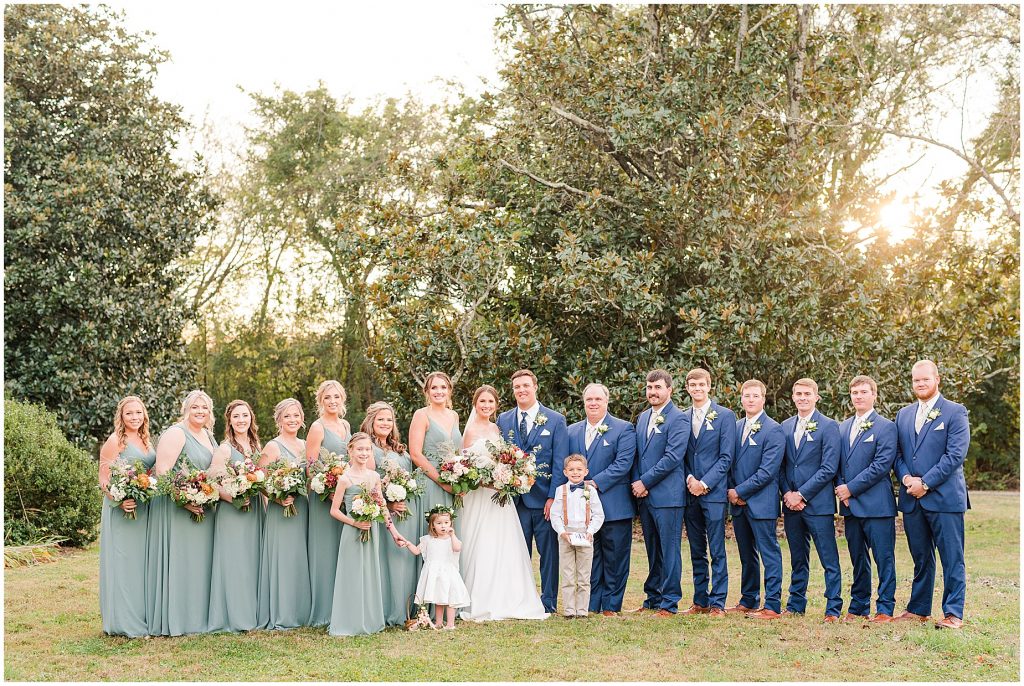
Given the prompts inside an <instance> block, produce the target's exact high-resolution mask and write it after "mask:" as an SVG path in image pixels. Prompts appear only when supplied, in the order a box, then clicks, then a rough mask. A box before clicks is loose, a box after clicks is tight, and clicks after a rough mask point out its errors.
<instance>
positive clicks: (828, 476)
mask: <svg viewBox="0 0 1024 686" xmlns="http://www.w3.org/2000/svg"><path fill="white" fill-rule="evenodd" d="M797 417H798V415H793V416H792V417H790V418H789V419H787V420H786V421H784V422H782V433H783V435H784V436H785V437H786V455H785V457H783V458H782V471H781V473H780V478H779V490H780V491H781V492H782V493H785V492H786V491H800V495H802V496H803V497H804V500H806V501H807V505H806V507H804V509H803V510H802V512H805V513H807V514H809V515H829V514H830V515H834V514H835V513H836V494H835V489H834V486H833V484H834V483H835V478H836V474H837V473H838V471H839V451H840V445H839V444H840V441H841V440H842V439H841V438H840V437H839V422H837V421H836V420H834V419H830V418H829V417H826V416H825V415H823V414H822V413H821V412H818V411H817V410H815V411H814V412H813V413H812V414H811V421H813V422H817V423H818V427H817V429H816V430H815V431H813V432H807V431H805V432H804V437H803V440H802V441H801V442H800V449H799V450H797V448H796V443H795V442H794V440H793V432H794V431H796V422H797ZM787 509H788V508H787Z"/></svg>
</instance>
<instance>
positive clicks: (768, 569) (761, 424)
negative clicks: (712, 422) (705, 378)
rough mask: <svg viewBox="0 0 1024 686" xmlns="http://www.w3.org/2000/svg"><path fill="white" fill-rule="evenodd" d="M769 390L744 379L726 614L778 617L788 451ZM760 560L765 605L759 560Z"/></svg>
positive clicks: (732, 474)
mask: <svg viewBox="0 0 1024 686" xmlns="http://www.w3.org/2000/svg"><path fill="white" fill-rule="evenodd" d="M766 395H767V388H766V387H765V385H764V383H762V382H761V381H758V380H757V379H750V380H749V381H744V382H743V386H742V387H741V388H740V402H742V404H743V411H744V413H745V416H744V418H743V419H741V420H739V421H737V422H736V437H737V441H736V454H735V458H734V459H733V463H732V469H731V470H730V471H729V484H730V487H729V492H728V496H729V503H730V504H731V505H732V526H733V533H735V535H736V546H737V547H738V548H739V551H740V566H741V570H742V571H741V575H740V591H741V593H742V595H741V596H740V602H739V603H737V604H736V605H734V606H732V607H729V608H726V610H725V611H726V612H746V615H745V616H746V617H749V618H752V619H777V618H779V617H780V616H781V612H782V605H781V602H782V550H781V549H780V548H779V541H778V539H777V538H776V537H775V523H776V522H777V521H778V519H779V468H780V467H781V466H782V455H783V453H785V451H786V438H785V436H783V434H782V425H781V424H779V423H778V422H776V421H775V420H774V419H772V418H771V417H769V416H768V415H767V414H766V413H765V411H764V401H765V396H766ZM762 563H764V607H763V608H760V609H759V602H758V601H759V600H760V596H761V593H760V591H761V564H762Z"/></svg>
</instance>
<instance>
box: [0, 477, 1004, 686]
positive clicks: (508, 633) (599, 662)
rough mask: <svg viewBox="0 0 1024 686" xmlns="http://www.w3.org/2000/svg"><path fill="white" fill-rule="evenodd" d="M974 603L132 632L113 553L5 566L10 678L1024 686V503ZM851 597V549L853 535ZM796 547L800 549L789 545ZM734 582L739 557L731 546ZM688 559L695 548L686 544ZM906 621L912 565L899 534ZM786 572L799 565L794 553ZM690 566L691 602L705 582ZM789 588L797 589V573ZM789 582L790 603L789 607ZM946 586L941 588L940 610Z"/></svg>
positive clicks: (980, 524)
mask: <svg viewBox="0 0 1024 686" xmlns="http://www.w3.org/2000/svg"><path fill="white" fill-rule="evenodd" d="M971 495H972V500H973V501H974V507H975V509H974V510H972V511H971V512H969V513H968V516H967V578H968V589H967V609H966V620H967V621H966V623H965V625H964V629H963V630H962V631H961V632H944V631H937V630H936V629H934V628H932V626H931V625H930V624H928V625H924V626H921V625H918V626H910V625H906V624H899V625H889V626H859V625H847V624H840V625H825V624H823V623H822V622H821V614H822V612H823V609H824V599H823V598H822V589H823V585H822V578H821V570H820V568H815V567H814V565H816V562H815V561H814V558H813V555H812V575H811V588H810V589H809V592H808V597H809V598H811V602H810V605H809V607H808V613H807V615H806V616H804V617H801V618H794V619H787V620H777V621H776V622H773V623H755V622H754V621H753V620H745V619H743V618H742V617H737V616H730V617H727V618H725V619H720V620H712V619H710V618H707V617H676V618H673V619H658V618H654V617H650V616H635V615H627V616H623V617H619V618H602V617H592V618H590V619H588V620H586V621H575V622H569V621H566V620H563V619H561V618H557V617H556V618H550V619H548V620H546V621H544V622H513V621H510V622H497V623H490V624H483V625H476V624H460V625H459V629H458V631H455V632H420V633H406V632H403V631H400V630H397V629H392V630H388V631H385V632H383V633H381V634H377V635H374V636H361V637H355V638H332V637H330V636H327V635H326V633H325V631H324V630H313V629H301V630H296V631H290V632H277V633H264V632H256V633H252V634H248V635H206V636H190V637H178V638H153V639H125V638H112V637H108V636H105V635H104V634H103V632H102V629H101V625H100V616H99V600H98V591H97V588H98V564H99V555H98V548H96V547H95V546H93V547H91V548H89V549H88V550H86V551H84V552H81V553H77V554H74V555H69V556H65V557H62V558H60V559H59V560H57V561H56V562H52V563H48V564H41V565H36V566H32V567H22V568H16V569H8V570H6V572H5V580H4V590H5V600H4V610H5V615H6V621H5V624H6V626H5V635H4V647H5V656H4V677H5V678H6V679H8V680H19V681H20V680H62V681H71V680H84V681H97V680H139V681H147V680H168V681H175V680H203V681H205V680H211V681H217V680H239V681H247V680H287V681H301V680H335V681H373V680H386V681H412V680H437V681H449V680H451V681H471V680H472V681H548V680H565V681H605V680H607V681H620V680H628V681H692V680H737V681H752V680H764V681H818V680H820V681H883V680H884V681H888V680H893V681H904V680H906V681H1017V680H1018V676H1019V674H1020V650H1019V649H1020V644H1019V633H1020V619H1019V603H1020V583H1019V582H1020V562H1019V553H1020V551H1019V532H1020V518H1019V507H1020V496H1019V494H1018V493H978V494H973V493H972V494H971ZM839 544H840V557H841V559H842V560H843V562H844V566H843V592H844V594H848V592H849V583H850V565H849V555H848V554H847V552H846V549H845V540H844V539H839ZM784 547H785V546H784ZM728 549H729V554H730V559H729V569H730V572H731V573H732V579H731V581H732V586H731V591H730V594H729V604H732V603H733V602H734V601H735V600H736V599H737V598H738V597H739V588H738V587H739V561H738V559H737V557H736V546H735V542H734V541H731V540H730V541H728ZM684 550H685V543H684ZM896 552H897V573H898V586H897V592H896V604H897V612H900V611H902V610H903V609H904V607H905V605H906V601H907V598H908V596H909V593H910V579H911V571H912V566H911V562H910V556H909V554H908V552H907V547H906V541H905V540H904V539H903V536H902V534H899V535H898V540H897V545H896ZM784 557H785V558H786V559H785V561H784V562H785V565H787V567H788V564H789V560H788V552H784ZM646 569H647V566H646V561H645V559H644V555H643V545H642V544H640V543H634V546H633V559H632V570H631V574H630V579H629V588H628V590H627V596H626V606H627V607H630V608H632V607H636V606H638V605H639V604H640V601H641V599H642V594H641V589H642V585H643V579H644V577H645V575H646ZM689 574H690V565H689V558H688V556H686V557H685V558H684V562H683V593H684V595H685V596H686V597H685V598H684V604H688V601H689V594H690V593H691V592H692V586H691V585H690V583H689ZM783 583H784V584H788V583H789V574H788V572H787V573H786V574H785V576H784V579H783ZM785 596H786V594H785V588H784V589H783V601H785ZM940 598H941V584H940V587H939V588H937V589H936V597H935V609H934V612H935V615H936V616H938V613H939V611H940V610H939V606H940Z"/></svg>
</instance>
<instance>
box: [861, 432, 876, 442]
mask: <svg viewBox="0 0 1024 686" xmlns="http://www.w3.org/2000/svg"><path fill="white" fill-rule="evenodd" d="M864 442H865V443H874V442H875V435H874V434H871V435H870V436H868V437H867V438H865V439H864Z"/></svg>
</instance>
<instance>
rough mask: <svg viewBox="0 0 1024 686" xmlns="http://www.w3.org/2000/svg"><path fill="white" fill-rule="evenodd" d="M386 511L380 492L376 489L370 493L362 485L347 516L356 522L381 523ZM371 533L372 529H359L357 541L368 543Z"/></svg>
mask: <svg viewBox="0 0 1024 686" xmlns="http://www.w3.org/2000/svg"><path fill="white" fill-rule="evenodd" d="M386 511H387V505H386V504H385V503H384V498H383V497H381V494H380V491H378V490H377V489H376V488H375V489H373V490H372V491H371V490H370V489H368V488H367V487H366V486H365V485H363V486H360V487H359V494H358V495H356V497H354V498H352V507H350V508H349V511H348V514H349V516H350V517H352V519H354V520H356V521H357V522H383V521H385V513H386ZM372 531H373V528H372V527H371V528H369V529H360V530H359V540H360V541H362V542H363V543H366V542H367V541H369V540H370V534H371V532H372Z"/></svg>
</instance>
